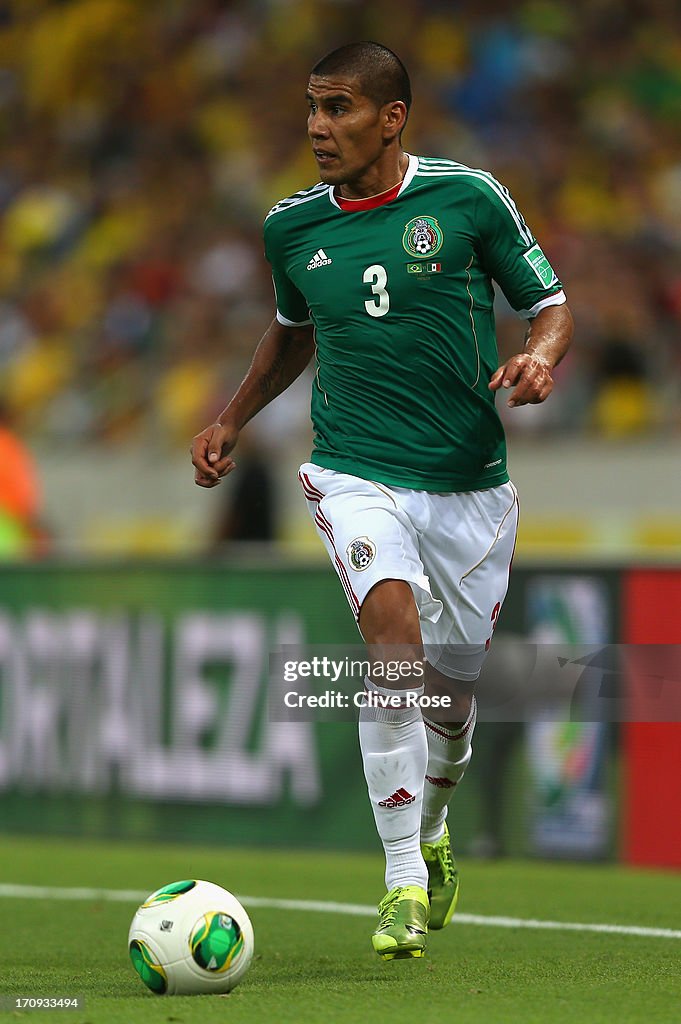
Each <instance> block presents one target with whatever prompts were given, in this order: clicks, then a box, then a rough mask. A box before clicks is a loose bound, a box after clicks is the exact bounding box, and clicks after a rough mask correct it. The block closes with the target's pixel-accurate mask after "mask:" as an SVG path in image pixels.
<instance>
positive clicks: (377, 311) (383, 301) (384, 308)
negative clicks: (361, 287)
mask: <svg viewBox="0 0 681 1024" xmlns="http://www.w3.org/2000/svg"><path fill="white" fill-rule="evenodd" d="M362 280H363V281H364V283H365V284H370V285H371V291H372V292H373V296H374V297H373V299H367V300H366V302H365V303H364V308H365V309H366V311H367V313H368V314H369V316H385V314H386V313H387V312H388V310H389V309H390V296H389V295H388V292H387V291H386V287H385V286H386V285H387V283H388V275H387V273H386V270H385V267H382V266H381V264H380V263H374V264H373V265H372V266H371V267H367V268H366V270H365V271H364V276H363V278H362Z"/></svg>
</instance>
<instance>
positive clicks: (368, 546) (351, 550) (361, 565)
mask: <svg viewBox="0 0 681 1024" xmlns="http://www.w3.org/2000/svg"><path fill="white" fill-rule="evenodd" d="M347 556H348V560H349V562H350V565H351V566H352V568H353V569H356V570H357V572H362V571H363V570H364V569H368V568H369V566H370V565H371V563H372V562H373V560H374V558H375V557H376V548H375V546H374V544H373V543H372V542H371V541H370V540H369V538H368V537H357V539H356V540H353V541H351V542H350V543H349V544H348V547H347Z"/></svg>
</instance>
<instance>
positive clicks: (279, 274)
mask: <svg viewBox="0 0 681 1024" xmlns="http://www.w3.org/2000/svg"><path fill="white" fill-rule="evenodd" d="M264 240H265V257H266V259H267V260H268V262H269V264H270V267H271V268H272V284H273V286H274V299H275V303H276V307H277V320H278V321H279V323H280V324H284V326H285V327H303V326H305V325H306V324H311V323H312V320H311V319H310V312H309V310H308V306H307V302H306V300H305V296H304V295H303V293H302V292H301V291H299V289H298V288H296V286H295V285H294V283H293V281H291V279H290V277H289V276H288V274H287V273H286V266H285V260H284V257H283V252H282V246H281V244H278V241H277V237H276V234H275V232H274V231H272V230H271V229H270V228H269V224H268V221H267V220H266V221H265V230H264Z"/></svg>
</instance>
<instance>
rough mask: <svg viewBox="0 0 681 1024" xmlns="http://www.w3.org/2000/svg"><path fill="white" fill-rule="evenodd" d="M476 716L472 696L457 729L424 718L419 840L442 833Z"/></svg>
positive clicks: (433, 840) (464, 765)
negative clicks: (424, 763) (425, 746)
mask: <svg viewBox="0 0 681 1024" xmlns="http://www.w3.org/2000/svg"><path fill="white" fill-rule="evenodd" d="M476 718H477V705H476V703H475V697H473V702H472V704H471V710H470V714H469V716H468V718H467V719H466V721H465V722H464V724H463V725H462V726H460V727H459V728H457V729H447V728H445V726H443V725H439V724H438V723H437V722H431V721H430V720H429V719H427V718H424V719H423V721H424V725H425V730H426V738H427V742H428V767H427V768H426V779H425V784H424V790H423V805H422V809H421V842H422V843H436V842H437V841H438V839H442V836H443V835H444V834H445V818H446V817H447V804H448V803H449V801H450V800H451V798H452V796H453V794H454V788H455V786H456V785H457V784H458V783H459V782H461V779H462V778H463V774H464V772H465V771H466V768H467V767H468V762H469V761H470V759H471V755H472V753H473V747H472V745H471V740H472V739H473V730H474V729H475V722H476Z"/></svg>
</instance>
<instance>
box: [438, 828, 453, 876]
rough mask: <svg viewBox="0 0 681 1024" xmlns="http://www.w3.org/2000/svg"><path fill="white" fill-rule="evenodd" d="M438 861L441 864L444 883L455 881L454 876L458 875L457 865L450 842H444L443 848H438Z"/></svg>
mask: <svg viewBox="0 0 681 1024" xmlns="http://www.w3.org/2000/svg"><path fill="white" fill-rule="evenodd" d="M445 838H446V837H445ZM437 859H438V860H439V862H440V868H441V869H442V876H443V879H444V881H445V882H446V883H449V882H451V881H453V879H454V876H455V875H456V864H455V863H454V857H453V856H452V848H451V846H450V844H449V842H444V843H442V846H438V847H437Z"/></svg>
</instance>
